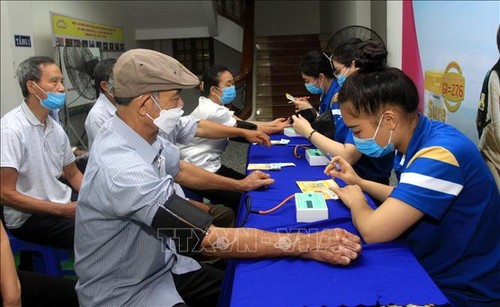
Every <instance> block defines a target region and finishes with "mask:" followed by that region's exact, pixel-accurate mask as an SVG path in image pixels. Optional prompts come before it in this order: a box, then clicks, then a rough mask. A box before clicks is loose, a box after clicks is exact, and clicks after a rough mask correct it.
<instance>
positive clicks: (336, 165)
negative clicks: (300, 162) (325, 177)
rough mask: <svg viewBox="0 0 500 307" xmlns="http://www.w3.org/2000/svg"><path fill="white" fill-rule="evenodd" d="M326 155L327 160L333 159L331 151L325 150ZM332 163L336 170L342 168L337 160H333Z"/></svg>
mask: <svg viewBox="0 0 500 307" xmlns="http://www.w3.org/2000/svg"><path fill="white" fill-rule="evenodd" d="M326 156H327V157H328V160H330V161H332V159H333V156H332V154H331V153H329V152H327V153H326ZM333 165H334V166H335V169H336V170H337V172H340V171H341V170H342V169H341V168H340V165H339V164H338V163H337V162H333Z"/></svg>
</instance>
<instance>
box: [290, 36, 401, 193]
mask: <svg viewBox="0 0 500 307" xmlns="http://www.w3.org/2000/svg"><path fill="white" fill-rule="evenodd" d="M369 50H378V51H377V52H378V54H379V56H378V57H377V58H375V59H365V57H366V55H367V53H366V51H369ZM370 54H371V53H370ZM323 58H326V57H325V56H323ZM386 58H387V51H385V47H383V44H381V43H376V42H374V41H366V42H362V41H361V40H360V39H358V38H353V39H349V40H347V41H346V42H344V43H343V44H341V45H339V46H338V47H337V48H336V49H335V51H334V53H333V56H332V57H331V59H332V61H331V63H330V60H329V59H328V63H330V64H328V68H329V69H330V72H331V76H332V78H333V79H332V80H331V81H330V82H331V84H332V85H330V88H331V87H332V86H333V85H335V86H336V89H335V90H336V91H335V94H336V93H337V92H338V91H339V90H340V88H341V86H342V85H343V84H344V82H345V80H346V78H348V77H349V76H350V75H351V74H353V73H354V72H355V71H356V70H357V69H358V68H357V67H356V66H357V65H356V62H357V61H360V62H362V61H366V60H370V61H375V62H377V63H378V64H379V65H384V64H385V61H386ZM321 61H323V60H321ZM330 65H331V66H330ZM333 70H335V73H333ZM303 76H304V80H305V81H306V87H307V86H308V85H307V84H314V83H318V81H311V79H310V78H309V77H310V76H309V75H308V74H305V73H303ZM325 76H326V75H325ZM306 78H307V79H306ZM316 80H319V82H321V76H320V77H318V78H316ZM311 82H312V83H311ZM320 84H321V83H320ZM328 93H329V95H330V91H329V92H328ZM335 94H332V95H331V100H332V101H331V102H330V103H331V108H330V109H331V112H332V116H333V121H334V123H335V135H334V136H333V139H330V138H328V137H326V136H324V135H322V134H320V133H316V130H314V129H313V128H312V126H311V124H310V123H309V121H307V120H306V119H305V118H304V117H302V116H300V115H297V116H293V117H292V118H293V127H294V129H295V131H296V132H297V133H299V134H301V135H303V136H305V137H307V138H308V139H309V140H310V141H311V143H313V144H314V146H316V147H317V148H319V149H320V150H321V151H322V152H323V153H324V154H325V155H326V154H327V153H330V154H332V155H334V156H336V155H340V156H342V157H343V158H344V159H346V160H347V161H348V162H349V163H350V164H352V165H353V167H354V169H355V170H356V172H357V173H358V174H359V175H360V177H362V178H364V179H368V180H372V181H376V182H379V183H383V184H389V177H390V176H391V170H392V168H393V163H394V153H391V152H380V153H377V155H376V156H373V157H369V156H367V155H363V154H362V153H361V152H360V151H359V150H357V149H356V146H355V145H354V138H353V135H352V132H351V130H350V129H349V128H348V127H347V126H346V125H345V123H344V120H343V118H342V113H341V112H340V108H339V104H338V102H337V95H335Z"/></svg>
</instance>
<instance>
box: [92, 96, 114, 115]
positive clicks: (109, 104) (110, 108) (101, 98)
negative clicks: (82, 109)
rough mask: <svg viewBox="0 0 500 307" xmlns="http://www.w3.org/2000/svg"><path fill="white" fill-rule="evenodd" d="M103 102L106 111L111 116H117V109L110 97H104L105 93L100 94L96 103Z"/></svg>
mask: <svg viewBox="0 0 500 307" xmlns="http://www.w3.org/2000/svg"><path fill="white" fill-rule="evenodd" d="M98 102H102V104H103V105H104V107H105V108H106V111H108V112H109V113H110V114H115V112H116V107H115V106H114V105H113V103H112V102H111V101H109V99H108V97H106V95H104V93H100V94H99V97H98V98H97V101H96V103H98Z"/></svg>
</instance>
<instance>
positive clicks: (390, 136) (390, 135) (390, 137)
mask: <svg viewBox="0 0 500 307" xmlns="http://www.w3.org/2000/svg"><path fill="white" fill-rule="evenodd" d="M393 132H394V130H392V129H391V134H389V141H387V145H385V147H387V146H389V144H391V140H392V133H393ZM385 147H384V148H385Z"/></svg>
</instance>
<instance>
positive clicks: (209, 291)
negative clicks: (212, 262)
mask: <svg viewBox="0 0 500 307" xmlns="http://www.w3.org/2000/svg"><path fill="white" fill-rule="evenodd" d="M200 265H201V269H199V270H197V271H194V272H189V273H186V274H182V275H174V282H175V286H176V288H177V291H178V292H179V294H180V295H181V297H182V299H183V300H184V302H185V303H186V304H177V305H175V306H179V307H180V306H193V307H195V306H204V307H205V306H206V307H211V306H217V301H218V299H219V294H220V290H221V286H222V279H223V278H224V271H221V270H219V269H216V268H214V267H211V266H209V265H206V264H203V263H200Z"/></svg>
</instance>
